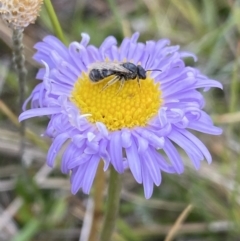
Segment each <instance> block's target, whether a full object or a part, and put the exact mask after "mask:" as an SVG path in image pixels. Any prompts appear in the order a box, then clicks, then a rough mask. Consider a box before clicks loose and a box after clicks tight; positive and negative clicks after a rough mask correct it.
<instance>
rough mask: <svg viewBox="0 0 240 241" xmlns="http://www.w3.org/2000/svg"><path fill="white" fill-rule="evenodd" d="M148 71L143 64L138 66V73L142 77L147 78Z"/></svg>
mask: <svg viewBox="0 0 240 241" xmlns="http://www.w3.org/2000/svg"><path fill="white" fill-rule="evenodd" d="M146 72H147V71H146V70H145V69H144V68H143V67H142V66H141V65H138V66H137V73H138V76H139V78H140V79H146V78H147V76H146Z"/></svg>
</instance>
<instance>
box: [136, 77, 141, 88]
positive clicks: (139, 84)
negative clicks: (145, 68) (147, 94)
mask: <svg viewBox="0 0 240 241" xmlns="http://www.w3.org/2000/svg"><path fill="white" fill-rule="evenodd" d="M137 82H138V86H139V88H140V89H141V83H140V79H139V77H137Z"/></svg>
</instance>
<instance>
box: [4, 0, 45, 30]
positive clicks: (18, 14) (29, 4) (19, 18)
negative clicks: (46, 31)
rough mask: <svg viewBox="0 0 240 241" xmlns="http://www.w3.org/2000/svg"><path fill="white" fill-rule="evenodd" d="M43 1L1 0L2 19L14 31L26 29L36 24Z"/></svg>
mask: <svg viewBox="0 0 240 241" xmlns="http://www.w3.org/2000/svg"><path fill="white" fill-rule="evenodd" d="M42 2H43V0H0V14H1V16H2V19H3V20H4V21H5V22H6V23H7V24H8V26H9V27H10V28H13V29H24V28H26V27H27V26H28V25H29V24H30V23H34V22H35V20H36V18H37V16H38V13H39V11H40V8H41V4H42Z"/></svg>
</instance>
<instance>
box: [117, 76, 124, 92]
mask: <svg viewBox="0 0 240 241" xmlns="http://www.w3.org/2000/svg"><path fill="white" fill-rule="evenodd" d="M119 80H120V86H119V88H118V91H117V93H116V95H117V94H118V93H119V92H120V90H121V89H122V88H123V86H124V82H125V81H126V80H125V79H124V78H119Z"/></svg>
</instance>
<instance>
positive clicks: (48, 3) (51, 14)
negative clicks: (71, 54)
mask: <svg viewBox="0 0 240 241" xmlns="http://www.w3.org/2000/svg"><path fill="white" fill-rule="evenodd" d="M44 4H45V7H46V9H47V12H48V16H49V18H50V20H51V23H52V26H53V28H54V31H55V34H56V36H57V37H58V38H59V39H60V40H61V41H62V42H63V43H64V44H66V39H65V38H64V35H63V31H62V28H61V25H60V23H59V21H58V18H57V15H56V13H55V11H54V8H53V5H52V2H51V0H44Z"/></svg>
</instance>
